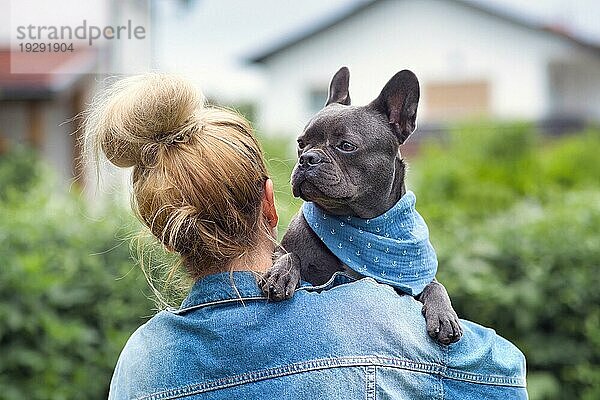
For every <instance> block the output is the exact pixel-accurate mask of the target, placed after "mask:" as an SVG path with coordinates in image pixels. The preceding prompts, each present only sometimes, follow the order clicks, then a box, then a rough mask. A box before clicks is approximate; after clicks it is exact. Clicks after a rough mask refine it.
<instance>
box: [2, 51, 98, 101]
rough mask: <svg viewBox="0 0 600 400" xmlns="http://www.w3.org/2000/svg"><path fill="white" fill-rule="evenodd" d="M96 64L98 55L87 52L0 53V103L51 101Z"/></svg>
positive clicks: (90, 70)
mask: <svg viewBox="0 0 600 400" xmlns="http://www.w3.org/2000/svg"><path fill="white" fill-rule="evenodd" d="M96 63H97V55H96V54H95V53H94V52H88V51H86V52H83V51H81V52H79V51H78V52H73V53H66V52H65V53H63V52H52V53H50V52H44V53H27V52H20V51H17V50H14V49H13V50H11V49H0V101H3V100H45V99H50V98H52V97H54V96H55V95H57V94H58V93H61V92H63V91H65V90H68V89H69V88H71V87H72V86H73V85H74V84H75V83H76V82H78V81H79V78H80V77H81V74H85V73H90V72H92V71H93V69H94V67H95V66H96ZM11 67H12V68H11ZM14 69H17V71H15V70H14Z"/></svg>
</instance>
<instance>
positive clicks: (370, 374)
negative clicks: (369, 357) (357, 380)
mask: <svg viewBox="0 0 600 400" xmlns="http://www.w3.org/2000/svg"><path fill="white" fill-rule="evenodd" d="M376 374H377V368H376V367H375V366H374V365H368V366H366V367H365V378H366V379H365V383H366V389H367V390H366V391H365V393H366V400H375V393H376V387H377V381H376V379H377V376H376Z"/></svg>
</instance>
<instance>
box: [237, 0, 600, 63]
mask: <svg viewBox="0 0 600 400" xmlns="http://www.w3.org/2000/svg"><path fill="white" fill-rule="evenodd" d="M383 1H386V0H370V1H360V2H357V3H354V4H352V5H351V6H349V7H346V8H344V9H342V10H340V11H339V12H338V13H335V14H333V15H330V16H329V17H328V18H327V19H325V20H321V21H318V22H316V23H314V24H312V25H309V26H307V27H306V28H304V29H302V30H300V31H298V32H295V33H292V34H290V35H289V36H287V37H286V38H284V40H282V41H280V42H279V43H275V44H274V45H272V46H271V47H268V48H267V49H264V50H262V51H259V52H258V53H256V54H254V55H252V56H250V57H248V58H247V61H249V62H251V63H257V64H261V63H264V62H266V61H267V60H269V59H270V58H271V57H273V56H275V55H277V54H279V53H281V52H283V51H285V50H287V49H289V48H291V47H294V46H295V45H297V44H299V43H301V42H303V41H305V40H307V39H310V38H312V37H314V36H317V35H319V34H320V33H323V32H325V31H327V30H329V29H331V28H333V27H335V26H336V25H338V24H340V23H342V22H344V21H346V20H349V19H351V18H353V17H354V16H356V15H358V14H360V13H362V12H363V11H365V10H367V9H370V8H372V7H373V6H376V5H377V4H378V3H381V2H383ZM445 1H449V2H452V3H455V4H457V5H459V6H462V7H465V8H467V9H470V10H473V11H475V12H478V13H480V14H483V15H486V16H489V17H492V18H496V19H499V20H502V21H504V22H507V23H509V24H512V25H516V26H518V27H521V28H525V29H530V30H533V31H537V32H543V33H547V34H548V35H553V36H555V37H558V38H561V39H564V40H567V41H569V42H570V43H572V44H574V45H576V46H579V47H584V48H586V49H588V50H591V51H592V52H594V53H595V54H597V55H598V56H600V46H599V45H597V44H594V43H591V42H588V41H585V40H583V39H580V38H577V37H575V36H573V35H571V34H570V33H568V31H566V30H565V29H564V28H562V27H560V26H553V25H540V24H536V23H534V22H532V21H529V20H526V19H524V18H522V17H519V16H517V15H514V14H509V13H507V12H505V11H501V10H498V9H496V8H490V7H487V6H483V5H481V4H479V3H473V2H470V1H467V0H445Z"/></svg>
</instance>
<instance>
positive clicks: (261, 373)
mask: <svg viewBox="0 0 600 400" xmlns="http://www.w3.org/2000/svg"><path fill="white" fill-rule="evenodd" d="M360 366H363V367H366V368H369V367H371V368H376V367H392V368H398V369H405V370H410V371H415V372H424V373H429V374H433V375H437V376H439V377H441V378H447V379H455V380H460V381H465V382H471V383H477V384H487V385H495V386H515V387H525V379H524V378H522V377H508V376H498V375H481V374H475V373H467V372H461V371H457V370H454V369H452V368H448V367H446V366H443V365H439V364H433V363H423V362H416V361H410V360H405V359H400V358H389V357H376V356H363V357H341V358H325V359H315V360H309V361H303V362H299V363H294V364H290V365H285V366H281V367H273V368H267V369H262V370H256V371H251V372H246V373H243V374H239V375H234V376H230V377H225V378H219V379H215V380H212V381H207V382H203V383H198V384H192V385H186V386H182V387H179V388H174V389H169V390H165V391H161V392H156V393H153V394H150V395H144V396H141V397H137V399H138V400H167V399H176V398H181V397H185V396H190V395H196V394H201V393H206V392H210V391H214V390H219V389H225V388H229V387H234V386H240V385H243V384H247V383H253V382H258V381H263V380H267V379H272V378H279V377H283V376H288V375H295V374H299V373H303V372H310V371H316V370H322V369H329V368H342V367H360Z"/></svg>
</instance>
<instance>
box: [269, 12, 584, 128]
mask: <svg viewBox="0 0 600 400" xmlns="http://www.w3.org/2000/svg"><path fill="white" fill-rule="evenodd" d="M574 52H576V51H575V50H574V48H573V46H572V45H570V44H568V43H567V42H566V41H565V40H563V39H560V38H556V37H554V36H551V35H550V34H547V33H544V32H538V31H535V30H532V29H527V28H524V27H520V26H517V25H515V24H511V23H509V22H506V21H503V20H500V19H498V18H496V17H492V16H488V15H485V14H482V13H480V12H478V11H474V10H471V9H469V8H465V7H463V6H461V5H460V4H455V3H452V2H451V1H445V0H418V1H416V0H405V1H383V2H380V3H378V4H377V5H375V6H372V7H370V8H367V9H366V10H364V11H363V12H361V13H360V14H358V15H357V16H355V17H352V18H350V19H347V20H346V21H344V22H342V23H339V24H337V25H335V26H333V27H331V28H329V29H328V30H327V31H325V32H322V33H320V34H318V35H316V36H313V37H312V38H309V39H306V40H304V41H302V42H300V43H298V44H296V45H294V46H293V47H290V48H288V49H287V50H284V51H282V52H280V53H279V54H276V55H274V56H272V57H271V58H269V59H268V60H267V61H266V62H265V73H266V74H265V75H266V80H267V85H268V89H267V91H266V93H265V94H264V95H263V96H262V103H261V110H260V116H259V128H261V130H263V131H266V132H270V133H287V134H292V135H294V134H296V133H298V132H299V131H300V130H301V128H302V126H303V125H304V123H306V121H307V120H308V118H309V117H310V114H311V112H310V109H309V106H308V100H309V98H308V93H309V91H310V90H311V89H314V88H319V87H322V88H326V87H327V84H328V81H329V79H330V77H331V76H332V75H333V73H334V72H335V71H336V70H337V69H338V68H339V67H340V66H342V65H347V66H348V67H349V68H350V75H351V79H350V93H351V97H352V100H353V104H358V105H360V104H366V103H367V102H369V101H371V100H372V99H373V98H374V97H375V96H377V94H378V92H379V90H380V89H381V88H382V87H383V85H384V84H385V82H386V81H387V80H388V79H389V78H390V77H391V76H392V75H393V74H394V73H395V72H397V71H398V70H400V69H404V68H409V69H411V70H412V71H414V72H415V73H416V74H417V76H418V77H419V79H420V81H421V84H422V86H424V85H425V84H426V83H427V82H434V81H435V82H448V81H464V80H486V81H488V82H489V83H490V85H491V94H490V96H491V99H490V106H491V112H492V115H493V116H495V117H500V118H522V119H536V118H541V117H543V116H546V115H547V114H548V113H549V111H550V105H551V102H550V100H549V95H550V93H549V92H550V88H549V85H548V63H549V62H550V61H551V60H556V59H568V58H569V57H573V56H574ZM426 100H427V99H426V98H425V93H424V91H423V90H422V97H421V103H420V108H419V119H420V120H421V121H423V120H426V119H427V108H426V102H427V101H426Z"/></svg>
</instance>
